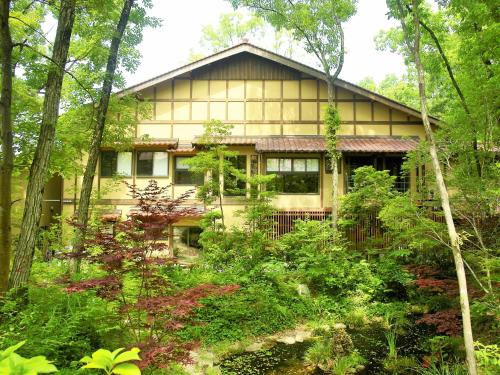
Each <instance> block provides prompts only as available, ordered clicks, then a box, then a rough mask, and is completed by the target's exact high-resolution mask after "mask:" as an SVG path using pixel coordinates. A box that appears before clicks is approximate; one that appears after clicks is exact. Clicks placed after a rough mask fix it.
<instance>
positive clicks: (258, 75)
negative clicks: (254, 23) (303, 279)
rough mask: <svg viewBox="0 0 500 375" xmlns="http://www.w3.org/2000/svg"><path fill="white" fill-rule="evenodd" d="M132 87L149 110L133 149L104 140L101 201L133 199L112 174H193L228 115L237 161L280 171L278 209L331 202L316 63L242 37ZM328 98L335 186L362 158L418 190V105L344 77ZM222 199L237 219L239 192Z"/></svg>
mask: <svg viewBox="0 0 500 375" xmlns="http://www.w3.org/2000/svg"><path fill="white" fill-rule="evenodd" d="M130 93H133V94H135V95H137V96H138V97H140V98H141V99H142V100H144V101H145V102H149V103H150V104H151V107H152V110H151V116H150V117H149V118H144V119H141V120H140V121H139V123H138V125H137V127H136V128H135V134H134V135H133V136H134V138H135V142H134V147H133V149H131V150H128V151H125V152H116V151H114V150H112V149H103V150H102V153H101V160H100V163H99V166H98V170H97V171H96V179H95V189H96V190H97V191H98V192H99V197H100V200H99V204H101V205H102V206H103V207H106V209H107V210H109V211H113V212H116V213H117V214H118V215H126V214H127V212H128V211H129V210H130V209H131V208H132V207H133V204H134V202H133V201H131V199H130V198H129V197H128V196H127V189H126V187H125V186H124V184H118V185H116V184H114V183H113V181H114V176H115V175H117V174H119V175H121V176H122V177H123V179H124V180H125V181H127V182H129V183H134V184H137V185H139V186H143V185H145V184H146V183H147V181H149V180H150V179H155V180H157V181H158V182H159V183H160V184H162V185H169V184H171V194H172V196H174V197H175V196H178V195H179V194H182V193H184V192H185V191H187V190H190V189H193V188H195V187H196V185H197V184H200V183H201V182H202V181H200V178H199V177H197V176H195V175H193V174H192V173H191V172H190V171H189V169H188V167H187V165H186V163H185V161H186V159H187V158H189V157H192V156H193V155H194V154H196V151H197V146H198V144H197V142H198V139H199V138H198V137H199V136H200V135H201V134H202V133H203V124H204V122H206V121H209V120H211V119H217V120H221V121H223V122H225V123H229V124H232V125H233V131H232V135H231V136H230V137H227V138H226V139H224V143H225V144H227V145H228V146H229V148H230V149H232V150H235V151H238V153H239V156H238V157H237V158H235V161H234V162H235V163H237V167H238V168H239V169H242V170H245V171H246V173H247V174H248V175H250V174H258V173H260V174H267V173H273V174H276V175H278V179H277V183H276V189H277V190H278V192H279V193H278V195H277V196H276V198H275V205H276V207H277V208H279V210H280V212H279V214H278V215H282V216H283V217H286V216H288V217H292V218H293V217H304V216H307V215H311V217H315V218H316V217H317V218H321V217H324V216H325V215H326V213H327V212H328V210H329V209H331V205H332V201H331V196H332V194H331V185H332V175H331V170H330V168H329V163H328V162H327V158H326V155H325V141H324V137H323V135H324V132H325V127H324V123H323V112H324V108H325V106H326V105H327V88H326V83H325V80H324V74H323V73H322V72H320V71H318V70H315V69H313V68H311V67H308V66H306V65H303V64H301V63H299V62H296V61H293V60H290V59H288V58H285V57H283V56H279V55H277V54H274V53H272V52H269V51H266V50H263V49H261V48H258V47H256V46H253V45H251V44H248V43H243V44H239V45H237V46H235V47H232V48H230V49H227V50H225V51H222V52H220V53H217V54H215V55H212V56H210V57H207V58H205V59H202V60H200V61H197V62H194V63H192V64H189V65H186V66H183V67H181V68H179V69H176V70H173V71H171V72H168V73H166V74H163V75H161V76H158V77H155V78H153V79H151V80H148V81H146V82H143V83H141V84H138V85H135V86H133V87H130V88H128V89H127V90H125V91H124V92H123V94H130ZM334 103H335V106H336V108H337V109H338V111H339V114H340V118H341V120H342V124H341V127H340V131H339V135H340V141H339V147H338V148H339V151H341V153H342V159H341V162H340V168H339V169H338V173H339V182H340V183H339V194H340V195H342V194H344V193H345V192H346V191H348V189H349V187H350V186H351V183H352V172H353V170H354V169H355V168H356V167H359V166H362V165H373V166H374V167H376V168H377V169H387V170H389V171H390V173H391V174H393V175H396V176H397V177H398V178H397V182H396V184H397V185H396V187H397V188H398V189H399V190H401V191H410V192H415V191H416V188H417V180H418V177H419V176H422V174H423V171H422V170H415V171H412V172H411V173H410V174H409V175H408V176H404V175H402V174H401V164H402V161H403V157H404V155H405V153H406V152H408V151H410V150H413V149H415V147H416V146H417V144H418V142H419V140H420V139H422V138H424V136H425V134H424V128H423V126H422V121H421V118H420V113H419V112H418V111H416V110H415V109H412V108H409V107H406V106H404V105H402V104H401V103H397V102H395V101H393V100H390V99H388V98H385V97H382V96H380V95H378V94H375V93H373V92H370V91H367V90H365V89H363V88H361V87H358V86H356V85H353V84H350V83H348V82H345V81H343V80H337V82H336V85H335V98H334ZM432 121H433V122H434V123H435V122H436V119H432ZM80 180H81V178H80V176H76V177H75V178H74V179H71V180H66V181H64V184H63V189H62V191H63V193H62V197H61V208H62V211H63V213H65V214H67V215H69V214H71V213H72V212H73V211H74V210H75V209H76V208H77V201H76V199H77V197H78V194H79V192H78V186H79V183H80ZM111 186H113V188H111ZM191 203H192V204H199V203H197V202H196V201H195V200H193V201H192V202H191ZM223 204H224V211H225V216H226V220H227V223H228V224H229V225H233V224H234V225H237V224H238V217H237V215H235V212H236V211H237V210H240V209H242V208H243V207H244V201H243V200H242V197H239V196H234V195H231V194H226V195H225V196H224V199H223ZM294 215H295V216H294ZM196 227H197V223H196V219H193V220H186V221H185V222H182V223H179V225H178V227H176V228H174V229H173V234H174V238H176V239H177V240H176V242H178V243H179V246H180V245H181V244H184V245H191V246H192V245H193V244H195V242H196V239H197V235H198V233H199V231H198V229H197V228H196ZM282 229H283V228H282Z"/></svg>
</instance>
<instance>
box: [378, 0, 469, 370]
mask: <svg viewBox="0 0 500 375" xmlns="http://www.w3.org/2000/svg"><path fill="white" fill-rule="evenodd" d="M387 5H388V7H389V9H390V10H391V15H393V16H394V17H395V18H397V19H398V20H400V22H401V27H402V29H403V33H404V39H405V42H406V45H407V48H408V51H409V52H410V54H411V57H412V58H413V62H414V64H415V68H416V70H417V78H418V89H419V96H420V110H421V114H422V121H423V124H424V128H425V133H426V136H427V140H428V142H429V153H430V157H431V161H432V166H433V169H434V174H435V178H436V186H437V189H438V192H439V196H440V200H441V207H442V209H443V214H444V218H445V221H446V226H447V228H448V236H449V238H450V243H451V249H452V253H453V259H454V262H455V269H456V273H457V279H458V286H459V291H460V307H461V311H462V323H463V334H464V343H465V351H466V359H467V367H468V371H469V374H471V375H476V374H477V370H476V359H475V356H474V341H473V336H472V325H471V318H470V308H469V297H468V292H467V280H466V275H465V268H464V262H463V259H462V254H461V251H460V238H459V236H458V233H457V230H456V227H455V223H454V221H453V215H452V211H451V206H450V199H449V194H448V190H447V187H446V184H445V181H444V177H443V172H442V170H441V164H440V160H439V157H438V152H437V147H436V141H435V139H434V134H433V130H432V128H431V124H430V122H429V115H428V112H427V95H426V87H425V85H426V81H425V72H424V68H423V64H422V61H421V51H420V48H421V47H420V38H421V34H420V27H421V24H420V18H419V16H420V12H421V6H422V4H421V1H420V0H411V3H410V4H408V3H407V0H388V1H387ZM406 5H410V6H411V12H409V11H408V8H407V6H406Z"/></svg>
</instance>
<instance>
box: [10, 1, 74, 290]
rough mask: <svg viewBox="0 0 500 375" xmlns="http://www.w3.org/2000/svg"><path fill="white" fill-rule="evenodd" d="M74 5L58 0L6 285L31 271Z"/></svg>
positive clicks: (19, 283) (21, 279)
mask: <svg viewBox="0 0 500 375" xmlns="http://www.w3.org/2000/svg"><path fill="white" fill-rule="evenodd" d="M75 5H76V0H61V2H60V7H59V16H58V22H57V31H56V36H55V41H54V46H53V50H52V58H51V62H52V64H50V65H49V68H48V74H47V81H46V86H45V96H44V103H43V115H42V121H41V127H40V134H39V137H38V143H37V147H36V151H35V155H34V157H33V161H32V163H31V168H30V174H29V180H28V186H27V189H26V201H25V206H24V213H23V219H22V225H21V234H20V236H19V242H18V245H17V248H16V253H15V255H14V263H13V267H12V271H11V274H10V278H9V287H10V288H19V287H22V286H24V285H25V284H26V283H27V281H28V278H29V275H30V272H31V265H32V262H33V255H34V248H35V239H36V235H37V232H38V225H39V221H40V215H41V209H42V198H43V189H44V185H45V180H46V177H47V171H48V167H49V158H50V154H51V151H52V147H53V144H54V136H55V131H56V124H57V118H58V114H59V104H60V100H61V89H62V83H63V78H64V72H65V66H66V63H67V57H68V50H69V45H70V41H71V33H72V31H73V24H74V20H75Z"/></svg>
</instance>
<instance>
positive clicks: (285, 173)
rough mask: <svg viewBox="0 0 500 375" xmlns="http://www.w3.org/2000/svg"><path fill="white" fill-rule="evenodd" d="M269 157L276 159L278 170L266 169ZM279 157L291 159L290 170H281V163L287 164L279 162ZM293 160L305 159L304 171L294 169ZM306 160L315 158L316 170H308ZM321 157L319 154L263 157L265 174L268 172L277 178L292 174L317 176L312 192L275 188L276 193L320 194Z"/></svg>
mask: <svg viewBox="0 0 500 375" xmlns="http://www.w3.org/2000/svg"><path fill="white" fill-rule="evenodd" d="M269 159H278V171H269V170H268V160H269ZM281 159H290V160H291V170H290V171H281V170H280V169H281V165H282V164H283V165H285V164H287V163H286V162H283V163H282V162H281ZM295 160H305V168H306V170H305V171H295V170H294V168H295ZM308 160H316V161H317V163H318V164H317V165H318V167H317V170H316V171H308V162H307V161H308ZM321 164H322V163H321V157H320V156H314V157H307V156H289V157H283V156H270V157H266V159H265V169H266V175H270V174H275V175H276V176H277V178H280V176H286V175H289V176H293V175H302V176H307V175H310V176H312V175H314V176H315V177H317V179H318V181H317V184H316V190H315V191H314V192H290V191H280V190H279V189H276V191H277V193H278V195H321V179H322V176H321V174H322V173H321V170H322V165H321ZM283 188H284V183H283Z"/></svg>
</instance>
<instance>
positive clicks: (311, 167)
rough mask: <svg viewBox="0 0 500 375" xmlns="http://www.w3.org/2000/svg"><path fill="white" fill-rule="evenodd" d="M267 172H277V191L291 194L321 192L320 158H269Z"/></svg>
mask: <svg viewBox="0 0 500 375" xmlns="http://www.w3.org/2000/svg"><path fill="white" fill-rule="evenodd" d="M266 171H267V174H276V176H277V177H276V180H275V186H274V188H275V189H276V191H278V192H280V193H291V194H317V193H319V159H306V158H268V159H267V160H266Z"/></svg>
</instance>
